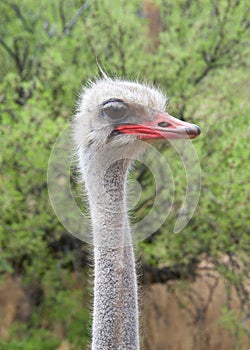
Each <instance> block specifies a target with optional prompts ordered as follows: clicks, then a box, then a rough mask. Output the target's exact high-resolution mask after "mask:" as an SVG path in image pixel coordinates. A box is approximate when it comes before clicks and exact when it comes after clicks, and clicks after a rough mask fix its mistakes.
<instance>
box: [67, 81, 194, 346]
mask: <svg viewBox="0 0 250 350" xmlns="http://www.w3.org/2000/svg"><path fill="white" fill-rule="evenodd" d="M165 108H166V97H165V96H164V95H163V94H162V93H161V92H160V91H159V90H158V89H156V88H154V87H150V86H148V85H146V84H139V83H134V82H130V81H124V80H120V79H118V78H117V79H111V78H108V77H106V76H105V77H104V78H101V79H97V80H95V81H94V82H91V83H90V84H89V86H87V87H86V88H84V89H83V92H82V94H81V98H80V101H79V105H78V110H77V113H76V115H75V117H74V121H73V139H74V144H75V146H76V149H77V155H78V164H79V169H80V173H81V176H82V178H83V180H84V182H85V190H86V193H87V196H88V202H89V209H90V215H91V222H92V233H93V247H94V248H93V250H94V309H93V322H92V350H108V349H109V350H112V349H113V350H138V349H139V348H140V344H139V321H138V295H137V278H136V267H135V258H134V251H133V243H132V238H131V234H130V229H129V220H128V216H127V209H126V179H127V174H128V170H129V167H130V165H131V163H132V159H133V158H135V157H137V156H138V154H140V153H142V152H143V151H144V150H145V149H146V148H147V144H148V142H152V140H155V139H179V138H191V139H192V138H195V137H197V136H198V135H199V134H200V129H199V127H198V126H196V125H194V124H190V123H187V122H184V121H181V120H178V119H176V118H174V117H172V116H170V115H169V114H168V113H166V112H165ZM143 140H146V142H142V141H143Z"/></svg>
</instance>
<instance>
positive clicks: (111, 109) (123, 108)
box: [102, 100, 128, 120]
mask: <svg viewBox="0 0 250 350" xmlns="http://www.w3.org/2000/svg"><path fill="white" fill-rule="evenodd" d="M127 114H128V107H127V105H126V104H125V103H124V102H122V101H120V100H114V101H107V102H105V103H104V104H103V108H102V115H104V116H108V117H109V118H110V119H113V120H119V119H122V118H125V117H126V116H127Z"/></svg>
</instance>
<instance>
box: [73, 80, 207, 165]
mask: <svg viewBox="0 0 250 350" xmlns="http://www.w3.org/2000/svg"><path fill="white" fill-rule="evenodd" d="M166 102H167V100H166V97H165V96H164V95H163V94H162V93H161V92H160V91H159V90H158V89H156V88H154V87H150V86H148V85H145V84H139V83H134V82H129V81H124V80H119V79H114V80H113V79H110V78H104V79H101V80H97V81H95V82H93V83H91V85H90V86H89V87H87V88H85V89H84V91H83V94H82V96H81V100H80V103H79V106H78V111H77V114H76V117H75V120H74V140H75V143H76V145H77V148H78V153H79V159H80V164H81V168H82V169H84V168H85V166H86V164H87V163H89V162H90V159H91V158H92V157H93V156H94V155H96V154H98V152H100V151H101V150H103V149H104V148H106V149H107V150H109V151H108V153H109V158H110V157H111V158H112V155H113V156H114V159H115V158H116V154H119V157H120V159H121V157H122V156H123V157H124V158H130V157H131V158H133V157H135V156H136V155H137V154H138V153H140V152H142V151H144V149H145V148H146V145H147V143H146V142H140V143H138V139H139V140H147V141H149V140H155V139H182V138H190V139H193V138H195V137H197V136H198V135H199V134H200V129H199V127H198V126H196V125H194V124H190V123H186V122H184V121H181V120H179V119H176V118H174V117H172V116H170V115H169V114H168V113H166V111H165V109H166ZM136 141H137V143H136ZM138 145H139V146H138ZM111 149H112V151H111ZM102 157H103V154H102Z"/></svg>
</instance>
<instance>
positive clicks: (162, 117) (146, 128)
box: [115, 113, 201, 140]
mask: <svg viewBox="0 0 250 350" xmlns="http://www.w3.org/2000/svg"><path fill="white" fill-rule="evenodd" d="M115 130H118V131H120V132H121V133H123V134H129V135H137V136H138V138H139V139H140V140H148V139H194V138H196V137H197V136H199V135H200V133H201V130H200V128H199V127H198V126H197V125H195V124H191V123H187V122H184V121H182V120H180V119H177V118H174V117H172V116H171V115H170V114H168V113H160V114H157V115H156V116H155V117H154V121H150V122H147V123H144V124H121V125H118V126H116V127H115Z"/></svg>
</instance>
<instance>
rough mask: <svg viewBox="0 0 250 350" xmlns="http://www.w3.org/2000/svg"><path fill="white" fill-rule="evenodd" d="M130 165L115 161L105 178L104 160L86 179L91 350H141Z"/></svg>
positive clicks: (92, 169)
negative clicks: (91, 257) (89, 223)
mask: <svg viewBox="0 0 250 350" xmlns="http://www.w3.org/2000/svg"><path fill="white" fill-rule="evenodd" d="M128 165H129V161H128V160H126V159H125V160H117V161H115V162H114V163H113V164H111V165H110V166H109V168H108V169H107V171H105V172H104V171H103V169H104V167H105V162H104V161H103V159H102V160H100V161H99V162H98V169H97V168H95V167H94V166H92V167H91V171H89V176H87V179H86V188H87V192H88V197H89V203H90V211H91V219H92V226H93V243H94V263H95V270H94V313H93V327H92V350H113V349H114V350H138V349H139V330H138V328H139V326H138V324H139V322H138V302H137V281H136V270H135V259H134V252H133V246H132V241H131V235H130V230H129V221H128V216H127V210H126V177H127V169H128ZM106 168H107V165H106ZM102 174H103V176H102ZM88 179H89V181H88ZM90 179H91V181H90Z"/></svg>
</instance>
